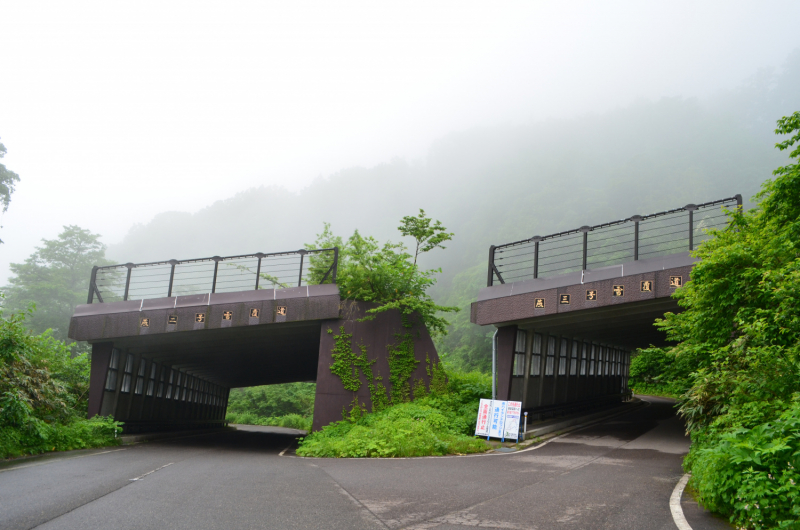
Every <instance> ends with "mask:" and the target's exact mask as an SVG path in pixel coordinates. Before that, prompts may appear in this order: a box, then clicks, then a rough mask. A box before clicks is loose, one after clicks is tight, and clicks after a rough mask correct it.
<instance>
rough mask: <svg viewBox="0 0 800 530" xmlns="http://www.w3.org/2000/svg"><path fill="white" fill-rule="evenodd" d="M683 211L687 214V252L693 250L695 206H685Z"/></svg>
mask: <svg viewBox="0 0 800 530" xmlns="http://www.w3.org/2000/svg"><path fill="white" fill-rule="evenodd" d="M685 209H686V210H687V211H688V212H689V250H694V211H695V210H697V206H695V205H694V204H687V205H686V207H685Z"/></svg>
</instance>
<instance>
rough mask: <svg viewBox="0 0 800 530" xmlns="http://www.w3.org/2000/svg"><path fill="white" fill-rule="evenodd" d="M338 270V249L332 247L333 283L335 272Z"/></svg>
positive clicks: (334, 281)
mask: <svg viewBox="0 0 800 530" xmlns="http://www.w3.org/2000/svg"><path fill="white" fill-rule="evenodd" d="M338 270H339V247H333V276H332V279H333V283H336V272H337V271H338Z"/></svg>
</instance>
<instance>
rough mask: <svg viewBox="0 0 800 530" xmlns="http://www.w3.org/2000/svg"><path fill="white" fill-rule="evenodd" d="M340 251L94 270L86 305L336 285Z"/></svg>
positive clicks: (325, 250) (190, 260)
mask: <svg viewBox="0 0 800 530" xmlns="http://www.w3.org/2000/svg"><path fill="white" fill-rule="evenodd" d="M338 264H339V248H338V247H333V248H323V249H315V250H305V249H303V250H293V251H290V252H276V253H272V254H263V253H261V252H259V253H256V254H245V255H242V256H227V257H220V256H214V257H211V258H200V259H188V260H182V261H178V260H174V259H172V260H169V261H156V262H152V263H125V264H120V265H107V266H104V267H93V268H92V276H91V279H90V281H89V297H88V300H87V303H88V304H91V303H93V302H94V299H95V297H96V298H97V301H99V302H116V301H122V300H144V299H148V298H163V297H165V296H166V297H170V296H184V295H190V294H201V293H225V292H240V291H248V290H258V289H275V288H286V287H294V286H297V287H300V286H302V285H311V284H322V283H336V271H337V267H338Z"/></svg>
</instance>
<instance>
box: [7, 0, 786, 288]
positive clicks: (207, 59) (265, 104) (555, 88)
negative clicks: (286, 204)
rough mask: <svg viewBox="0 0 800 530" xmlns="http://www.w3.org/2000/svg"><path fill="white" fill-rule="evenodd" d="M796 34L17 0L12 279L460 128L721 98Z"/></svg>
mask: <svg viewBox="0 0 800 530" xmlns="http://www.w3.org/2000/svg"><path fill="white" fill-rule="evenodd" d="M798 20H800V2H797V1H796V0H791V1H763V0H762V1H757V2H755V1H754V2H732V1H713V2H712V1H709V2H702V3H699V2H696V1H677V2H642V1H631V2H531V1H526V2H491V3H490V2H484V3H477V2H463V1H462V2H455V1H452V2H430V1H426V2H409V1H403V2H393V3H388V2H341V1H337V2H317V3H306V2H271V3H268V2H251V3H244V2H235V3H233V2H219V3H211V2H196V1H193V2H163V1H162V2H135V3H127V4H124V3H120V2H95V3H85V2H52V3H45V2H10V1H8V0H6V1H4V2H2V3H1V4H0V50H2V55H0V72H1V73H2V79H0V141H2V143H4V144H5V145H6V147H7V149H8V151H9V154H8V156H7V157H6V158H5V159H4V160H3V163H5V164H6V166H7V167H8V168H9V169H11V170H13V171H16V172H17V173H18V174H19V175H20V177H21V182H20V184H19V186H18V189H17V192H16V193H15V194H14V195H13V197H12V202H11V206H10V208H9V211H8V212H7V213H6V214H4V216H3V217H2V223H1V224H2V225H3V228H2V230H0V238H2V239H3V240H4V241H5V244H4V245H2V246H0V285H2V284H3V283H4V282H5V279H6V277H7V275H8V264H9V263H10V262H21V261H23V260H24V259H25V258H26V257H27V256H28V255H29V254H30V253H31V252H32V251H33V248H34V246H35V245H36V244H38V242H39V241H40V240H41V239H42V238H53V237H55V236H56V235H57V234H58V233H59V231H60V230H61V226H62V225H66V224H77V225H80V226H81V227H84V228H88V229H90V230H92V231H93V232H99V233H101V234H103V236H104V241H106V242H107V243H113V242H116V241H118V240H120V239H121V238H122V236H123V235H124V234H125V233H126V232H127V230H128V229H129V228H130V227H131V225H132V224H134V223H137V222H138V223H142V222H147V221H149V220H150V219H151V218H152V217H153V216H154V215H155V214H156V213H159V212H163V211H167V210H179V211H190V212H191V211H196V210H198V209H200V208H202V207H204V206H206V205H208V204H210V203H212V202H214V201H215V200H218V199H222V198H226V197H229V196H231V195H233V194H234V193H236V192H238V191H241V190H244V189H246V188H248V187H251V186H258V185H269V184H279V185H282V186H284V187H286V188H287V189H290V190H299V189H301V188H303V187H304V186H306V185H308V184H310V183H311V182H312V181H313V179H315V178H317V177H318V176H320V175H321V176H328V175H330V174H331V173H334V172H336V171H337V170H340V169H343V168H346V167H350V166H354V165H362V166H370V165H374V164H377V163H380V162H384V161H388V160H390V159H392V158H393V157H397V156H399V157H404V158H406V159H408V160H416V159H422V158H423V157H424V155H425V152H426V148H427V147H428V146H429V144H430V143H431V142H432V141H433V140H435V139H436V138H438V137H441V136H442V135H444V134H446V133H448V132H450V131H454V130H460V129H465V128H471V127H476V126H483V125H491V124H496V123H515V122H516V123H520V122H529V121H531V120H542V119H547V118H548V117H571V116H576V115H580V114H582V113H586V112H595V111H596V112H600V111H604V110H607V109H610V108H614V107H617V106H622V105H627V104H629V103H630V102H632V101H634V100H635V99H637V98H647V99H658V98H661V97H665V96H697V97H709V96H710V95H713V94H714V93H715V92H716V91H718V90H722V89H726V88H730V87H733V86H737V85H738V84H739V83H740V82H741V81H742V79H743V78H745V77H747V76H749V75H751V74H753V73H754V72H756V71H757V70H758V69H759V68H761V67H767V66H779V65H780V64H781V62H782V61H783V59H784V58H785V57H786V55H787V53H788V52H789V51H791V50H792V49H793V48H796V47H797V46H798V45H800V33H798V32H797V27H796V26H797V21H798ZM267 207H268V205H265V208H267ZM300 243H302V242H301V241H299V242H298V245H299V244H300ZM241 250H242V251H248V250H250V249H241Z"/></svg>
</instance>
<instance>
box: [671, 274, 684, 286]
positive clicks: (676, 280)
mask: <svg viewBox="0 0 800 530" xmlns="http://www.w3.org/2000/svg"><path fill="white" fill-rule="evenodd" d="M681 285H683V276H670V277H669V286H670V287H680V286H681Z"/></svg>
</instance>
